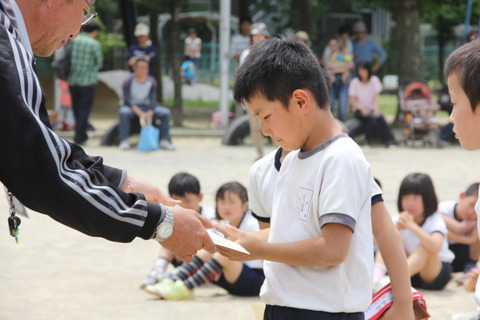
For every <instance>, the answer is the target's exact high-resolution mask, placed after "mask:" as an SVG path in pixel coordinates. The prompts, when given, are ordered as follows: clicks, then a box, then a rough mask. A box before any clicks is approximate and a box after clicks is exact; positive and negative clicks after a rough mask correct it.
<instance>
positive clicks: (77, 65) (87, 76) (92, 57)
mask: <svg viewBox="0 0 480 320" xmlns="http://www.w3.org/2000/svg"><path fill="white" fill-rule="evenodd" d="M92 16H94V14H92V15H90V16H89V17H92ZM99 30H100V27H99V26H98V24H97V23H96V22H95V21H90V22H89V23H87V24H85V25H84V26H82V31H81V32H80V34H79V35H78V37H77V38H76V39H75V40H72V42H71V44H70V51H71V62H70V73H69V75H68V84H69V85H70V94H71V95H72V107H73V113H74V115H75V122H76V125H75V136H74V138H73V140H74V141H75V143H77V144H84V143H85V142H86V141H87V139H88V135H87V130H88V118H89V116H90V112H91V111H92V107H93V100H94V99H95V87H96V85H97V83H98V71H99V70H100V68H101V67H102V63H103V54H102V47H101V45H100V42H98V41H97V40H96V38H97V34H98V31H99Z"/></svg>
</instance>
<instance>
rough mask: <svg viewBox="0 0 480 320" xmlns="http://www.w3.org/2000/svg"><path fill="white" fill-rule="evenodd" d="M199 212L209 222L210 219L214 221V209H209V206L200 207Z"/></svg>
mask: <svg viewBox="0 0 480 320" xmlns="http://www.w3.org/2000/svg"><path fill="white" fill-rule="evenodd" d="M200 208H201V211H202V212H199V213H200V214H201V215H202V216H204V217H205V218H207V219H209V220H212V219H215V218H216V215H215V208H214V207H210V206H201V207H200Z"/></svg>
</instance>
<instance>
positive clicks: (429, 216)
mask: <svg viewBox="0 0 480 320" xmlns="http://www.w3.org/2000/svg"><path fill="white" fill-rule="evenodd" d="M397 206H398V211H399V212H400V215H399V216H398V217H395V222H396V226H397V229H398V230H400V235H401V236H402V241H403V245H404V247H405V251H406V253H407V263H408V267H409V270H410V276H411V283H412V286H413V287H414V288H424V289H428V290H442V289H443V288H444V287H445V286H446V285H447V283H448V282H449V281H450V279H451V278H452V266H451V265H450V263H451V262H452V260H453V258H454V257H455V256H454V254H453V253H452V252H451V251H450V250H449V249H448V242H447V225H446V224H445V221H444V220H443V218H442V216H441V214H440V213H438V212H437V207H438V202H437V196H436V194H435V188H434V186H433V182H432V179H431V178H430V176H429V175H427V174H425V173H411V174H409V175H407V176H406V177H405V178H404V179H403V180H402V183H401V184H400V190H399V192H398V200H397ZM376 258H377V259H376V263H381V261H382V259H381V256H380V254H379V253H377V257H376Z"/></svg>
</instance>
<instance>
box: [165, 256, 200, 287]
mask: <svg viewBox="0 0 480 320" xmlns="http://www.w3.org/2000/svg"><path fill="white" fill-rule="evenodd" d="M202 266H203V261H202V259H200V258H199V257H197V256H193V260H192V262H189V263H183V264H182V265H181V266H179V267H178V268H176V269H175V271H173V272H172V273H171V274H170V275H169V277H170V279H172V280H173V281H177V280H185V279H187V278H188V277H190V276H191V275H192V274H194V273H195V272H197V270H198V269H200V268H201V267H202Z"/></svg>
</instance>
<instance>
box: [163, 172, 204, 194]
mask: <svg viewBox="0 0 480 320" xmlns="http://www.w3.org/2000/svg"><path fill="white" fill-rule="evenodd" d="M168 193H169V194H170V196H172V195H176V196H180V197H183V196H185V194H186V193H192V194H196V195H199V194H200V181H198V179H197V177H195V176H194V175H191V174H190V173H186V172H180V173H177V174H175V175H174V176H173V177H172V178H171V179H170V182H169V183H168Z"/></svg>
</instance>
